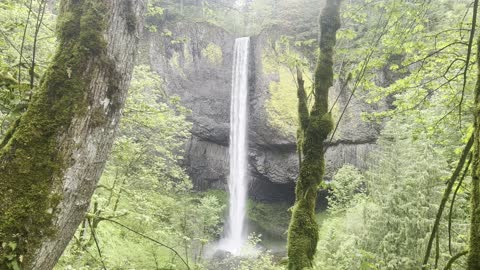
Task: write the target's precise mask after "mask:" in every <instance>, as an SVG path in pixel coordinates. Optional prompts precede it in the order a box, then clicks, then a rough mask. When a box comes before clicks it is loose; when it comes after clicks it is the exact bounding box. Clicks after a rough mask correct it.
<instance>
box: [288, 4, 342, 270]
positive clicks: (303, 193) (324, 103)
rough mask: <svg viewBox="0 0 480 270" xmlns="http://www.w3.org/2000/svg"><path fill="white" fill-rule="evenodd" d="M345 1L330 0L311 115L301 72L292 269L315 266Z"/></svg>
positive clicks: (290, 245) (290, 247) (324, 13)
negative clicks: (330, 105) (341, 10)
mask: <svg viewBox="0 0 480 270" xmlns="http://www.w3.org/2000/svg"><path fill="white" fill-rule="evenodd" d="M340 2H341V0H327V3H326V6H325V8H324V9H323V11H322V15H321V21H320V25H321V30H322V36H321V39H320V50H321V54H320V56H319V59H318V63H317V67H316V70H315V84H314V95H315V101H314V104H313V108H312V111H311V112H310V113H309V112H308V107H307V101H306V94H305V89H304V88H303V79H302V76H301V73H300V72H298V74H297V80H298V98H299V107H298V112H299V120H300V129H299V131H298V136H301V137H299V138H297V141H298V142H299V143H300V144H301V146H300V149H301V151H302V154H303V160H302V162H301V165H300V175H299V178H298V181H297V184H296V188H295V195H296V201H295V205H294V207H293V212H292V219H291V221H290V226H289V229H288V244H287V245H288V247H287V249H288V250H287V251H288V269H289V270H302V269H305V268H309V267H311V266H312V261H313V256H314V255H315V252H316V248H317V242H318V224H317V223H316V221H315V218H314V217H315V203H316V199H317V192H318V188H319V186H320V184H321V182H322V178H323V176H324V174H325V159H324V147H323V142H324V141H325V140H326V139H327V136H328V134H329V133H330V132H331V131H332V129H333V122H332V119H331V114H330V113H329V112H328V90H329V88H330V87H331V86H332V85H333V53H334V47H335V43H336V32H337V30H338V29H339V28H340V14H339V8H340Z"/></svg>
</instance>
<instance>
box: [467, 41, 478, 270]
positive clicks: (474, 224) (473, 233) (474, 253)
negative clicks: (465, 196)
mask: <svg viewBox="0 0 480 270" xmlns="http://www.w3.org/2000/svg"><path fill="white" fill-rule="evenodd" d="M479 61H480V38H479V40H478V43H477V67H478V68H479V70H478V71H477V85H476V87H475V95H474V97H475V100H474V102H475V106H474V108H475V110H474V114H475V115H474V117H475V124H474V128H475V129H474V133H473V136H474V145H473V147H474V150H473V167H472V188H471V189H472V190H471V210H472V214H471V215H472V216H471V223H470V226H471V227H470V244H469V252H468V260H467V269H468V270H478V269H480V62H479Z"/></svg>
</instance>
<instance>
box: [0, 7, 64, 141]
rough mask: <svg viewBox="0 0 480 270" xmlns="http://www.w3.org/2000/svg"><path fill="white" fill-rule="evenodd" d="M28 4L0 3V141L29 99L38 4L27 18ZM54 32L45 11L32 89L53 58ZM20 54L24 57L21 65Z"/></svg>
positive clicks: (53, 21)
mask: <svg viewBox="0 0 480 270" xmlns="http://www.w3.org/2000/svg"><path fill="white" fill-rule="evenodd" d="M29 2H30V1H26V0H21V1H11V0H5V1H2V2H1V3H0V138H1V137H2V136H3V135H4V134H5V131H6V130H7V128H8V126H9V125H10V123H12V122H13V121H14V120H15V119H16V118H18V117H19V115H20V114H21V113H23V112H24V110H25V108H26V105H27V104H28V102H29V96H30V95H31V89H30V85H29V80H30V68H31V61H32V55H33V43H34V36H35V30H36V26H35V23H36V16H37V15H38V11H39V8H40V6H39V2H40V1H33V5H32V11H33V12H32V14H30V17H29ZM27 18H29V19H28V20H27ZM53 29H55V16H54V15H53V14H52V13H51V12H50V10H49V9H47V11H46V13H45V16H44V17H43V23H42V24H41V26H40V28H39V33H38V38H37V48H36V61H35V62H36V63H35V72H34V74H33V77H34V86H37V85H38V83H39V80H40V76H41V74H43V73H44V71H45V70H46V68H47V67H48V65H49V63H50V60H51V58H52V56H53V54H54V50H55V47H56V46H55V44H56V38H55V35H54V33H53V32H54V31H53ZM24 31H26V32H25V42H24V46H23V51H22V46H21V45H22V40H23V37H24ZM20 52H22V55H23V56H22V58H21V61H20ZM19 72H20V74H19ZM19 79H20V81H18V80H19Z"/></svg>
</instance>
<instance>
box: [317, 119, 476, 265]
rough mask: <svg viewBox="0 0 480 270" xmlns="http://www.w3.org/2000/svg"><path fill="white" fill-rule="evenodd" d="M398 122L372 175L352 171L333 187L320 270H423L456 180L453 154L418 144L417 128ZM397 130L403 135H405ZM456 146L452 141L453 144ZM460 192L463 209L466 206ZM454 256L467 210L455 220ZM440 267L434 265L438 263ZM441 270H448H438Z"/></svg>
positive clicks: (444, 246) (443, 243) (444, 247)
mask: <svg viewBox="0 0 480 270" xmlns="http://www.w3.org/2000/svg"><path fill="white" fill-rule="evenodd" d="M405 120H406V119H395V120H392V121H390V122H389V124H388V125H387V126H386V127H385V130H384V132H383V134H382V137H381V139H380V141H379V149H378V151H376V152H375V153H374V154H373V155H372V157H371V158H370V162H369V163H370V168H369V170H368V171H367V172H365V173H360V172H358V171H357V170H355V169H352V168H351V167H349V166H347V167H344V168H342V169H341V170H340V171H339V172H338V173H337V174H336V175H335V177H334V180H333V181H332V183H331V186H332V187H333V196H332V197H331V198H330V199H329V200H330V201H331V203H330V205H331V207H330V209H329V210H328V211H329V213H330V218H328V219H327V220H326V221H325V222H324V223H323V224H322V227H321V229H320V241H319V245H318V253H317V258H316V265H317V267H318V268H321V269H417V268H419V267H420V266H421V264H422V261H423V255H424V252H425V248H426V244H427V241H428V236H429V232H430V230H431V226H432V224H433V220H434V218H435V215H436V211H437V208H438V204H439V202H440V200H441V198H442V193H443V189H444V185H443V182H444V181H445V180H446V179H447V178H448V176H449V174H450V173H451V170H452V169H451V168H452V167H453V166H449V162H448V161H449V157H450V156H451V154H452V153H448V152H449V151H453V148H452V149H445V148H444V147H441V146H438V145H436V144H435V143H433V142H432V141H431V140H430V139H428V138H425V137H423V138H421V139H419V138H416V139H413V138H412V133H411V131H409V130H411V128H410V127H411V124H410V123H409V122H408V121H405ZM398 130H402V131H403V132H402V133H399V132H398ZM453 138H454V137H453ZM466 201H467V197H466V194H465V193H463V192H461V193H459V194H458V197H457V202H456V203H457V204H459V205H465V202H466ZM452 218H453V219H452V221H453V223H452V224H453V230H452V231H453V232H454V237H453V238H452V253H453V254H455V253H457V252H459V251H462V250H463V249H464V245H465V239H466V232H467V226H466V225H467V224H466V211H465V207H460V208H458V209H457V210H456V211H455V212H454V213H453V216H452ZM446 224H447V217H446V216H444V218H443V223H442V226H441V228H440V239H439V246H440V250H439V258H438V265H440V266H442V265H445V263H446V261H447V260H448V259H449V258H450V256H451V255H450V254H449V252H448V237H447V230H446V229H447V228H446V227H447V226H446ZM433 261H435V260H433ZM440 268H442V267H440Z"/></svg>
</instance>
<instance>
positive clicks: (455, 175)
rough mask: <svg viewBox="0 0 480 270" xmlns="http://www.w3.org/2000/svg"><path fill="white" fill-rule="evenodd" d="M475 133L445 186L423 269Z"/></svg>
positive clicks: (425, 267) (424, 269) (426, 263)
mask: <svg viewBox="0 0 480 270" xmlns="http://www.w3.org/2000/svg"><path fill="white" fill-rule="evenodd" d="M473 141H474V138H473V134H472V135H471V136H470V139H469V140H468V143H467V145H466V146H465V148H464V149H463V152H462V155H461V157H460V161H459V162H458V164H457V167H456V168H455V171H454V172H453V174H452V176H451V177H450V179H449V180H448V182H447V187H446V188H445V192H444V193H443V197H442V201H441V202H440V206H439V208H438V212H437V216H436V218H435V222H434V223H433V228H432V233H431V234H430V239H429V240H428V244H427V250H426V252H425V257H424V258H423V264H422V270H426V269H427V265H428V260H429V259H430V253H431V251H432V245H433V240H434V239H435V234H436V233H437V230H438V227H439V225H440V220H441V218H442V214H443V210H444V209H445V205H446V203H447V200H448V197H449V196H450V193H451V192H452V188H453V185H454V184H455V181H456V180H457V178H458V176H459V175H460V172H461V171H462V169H463V167H464V165H465V161H466V159H467V156H468V155H469V153H470V150H471V149H472V146H473Z"/></svg>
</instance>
